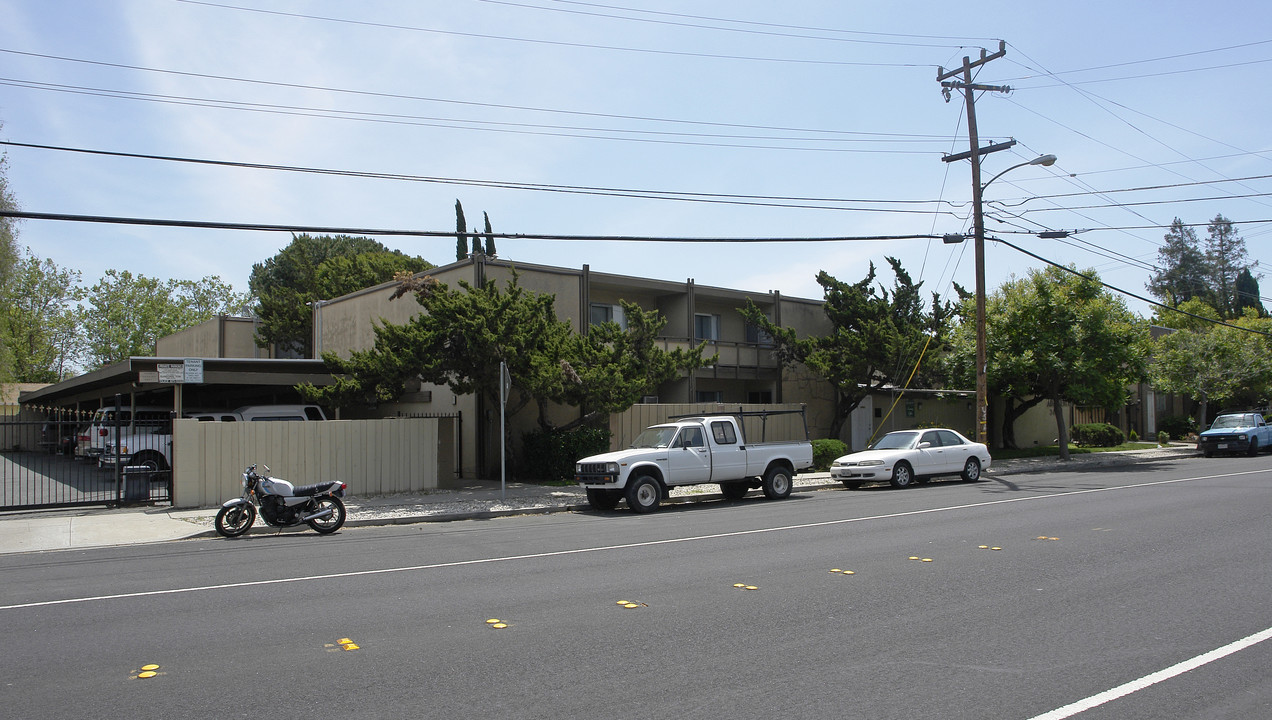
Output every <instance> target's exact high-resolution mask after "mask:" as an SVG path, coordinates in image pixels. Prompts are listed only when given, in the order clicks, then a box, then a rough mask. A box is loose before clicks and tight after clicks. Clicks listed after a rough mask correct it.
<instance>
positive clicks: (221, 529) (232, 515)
mask: <svg viewBox="0 0 1272 720" xmlns="http://www.w3.org/2000/svg"><path fill="white" fill-rule="evenodd" d="M254 522H256V508H255V507H253V506H251V505H231V506H230V507H223V508H221V511H220V512H218V513H217V514H216V523H215V524H216V531H217V532H218V533H219V534H220V535H221V536H222V537H227V538H232V537H238V536H239V535H242V534H243V533H245V532H247V531H248V528H250V527H252V523H254Z"/></svg>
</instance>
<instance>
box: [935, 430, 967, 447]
mask: <svg viewBox="0 0 1272 720" xmlns="http://www.w3.org/2000/svg"><path fill="white" fill-rule="evenodd" d="M936 432H937V433H938V434H940V436H941V444H942V445H944V446H945V447H953V446H955V445H962V444H963V441H962V440H960V439H959V437H958V436H957V435H955V434H954V433H952V432H950V431H949V430H937V431H936Z"/></svg>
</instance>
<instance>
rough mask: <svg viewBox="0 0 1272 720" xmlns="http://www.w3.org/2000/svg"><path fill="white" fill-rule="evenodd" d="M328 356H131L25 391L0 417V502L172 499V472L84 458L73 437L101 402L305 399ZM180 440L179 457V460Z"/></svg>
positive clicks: (202, 404)
mask: <svg viewBox="0 0 1272 720" xmlns="http://www.w3.org/2000/svg"><path fill="white" fill-rule="evenodd" d="M331 382H332V378H331V374H330V373H329V372H328V371H327V368H326V366H325V365H324V364H323V362H322V361H321V360H309V359H276V358H180V357H130V358H128V360H126V361H124V362H121V363H117V364H115V365H111V366H109V367H104V368H101V369H99V370H95V371H93V372H90V373H86V374H84V375H80V376H78V377H75V378H71V379H69V380H65V381H63V382H60V383H57V384H54V385H50V386H48V387H44V388H41V389H39V390H35V391H31V392H25V393H22V394H21V395H20V396H19V398H18V402H19V404H20V406H21V411H20V412H19V414H18V415H16V416H11V417H7V418H5V419H4V420H3V421H0V450H2V451H3V453H2V455H3V458H2V460H3V462H0V510H15V509H30V508H42V507H72V506H78V505H102V504H119V503H124V502H160V501H167V500H170V499H171V473H170V472H169V473H162V474H157V475H155V476H153V477H147V478H146V482H145V486H144V487H143V488H140V489H139V487H138V486H137V483H132V484H130V483H128V482H126V480H127V479H128V478H126V477H125V476H124V473H123V472H122V468H119V467H113V468H99V467H97V466H96V463H94V462H88V461H86V460H82V459H80V460H77V459H76V458H75V457H74V454H73V452H71V451H72V450H73V445H72V446H70V447H68V446H67V444H66V443H64V442H63V440H64V438H66V437H68V436H74V434H75V432H76V429H77V428H79V427H81V426H83V425H84V424H85V423H86V422H87V421H88V419H89V417H91V415H92V413H93V411H95V410H97V409H98V408H102V407H112V406H115V405H116V404H118V405H119V406H120V407H121V408H130V407H137V406H145V405H148V406H156V407H165V408H171V412H172V417H180V416H181V415H182V414H183V413H185V412H192V411H196V410H212V409H233V408H235V407H239V406H241V405H268V404H280V403H297V402H301V399H300V396H299V394H298V393H297V392H296V389H295V387H296V385H299V384H303V383H309V384H313V385H327V384H329V383H331ZM178 455H179V453H178V452H177V449H176V448H175V447H174V448H173V451H172V460H173V464H174V465H175V464H176V463H177V462H178Z"/></svg>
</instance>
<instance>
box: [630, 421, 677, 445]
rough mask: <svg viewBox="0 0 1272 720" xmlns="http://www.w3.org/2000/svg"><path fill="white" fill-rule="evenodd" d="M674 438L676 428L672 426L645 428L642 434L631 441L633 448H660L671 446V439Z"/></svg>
mask: <svg viewBox="0 0 1272 720" xmlns="http://www.w3.org/2000/svg"><path fill="white" fill-rule="evenodd" d="M675 436H676V428H675V427H674V426H666V427H664V426H659V427H651V428H646V429H645V431H644V432H642V433H641V434H640V435H637V436H636V439H635V440H633V441H632V447H634V448H661V447H668V446H669V445H671V439H672V438H673V437H675Z"/></svg>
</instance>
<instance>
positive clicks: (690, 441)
mask: <svg viewBox="0 0 1272 720" xmlns="http://www.w3.org/2000/svg"><path fill="white" fill-rule="evenodd" d="M680 446H681V447H706V446H707V442H706V439H705V438H703V437H702V428H696V427H690V428H685V429H684V430H681V431H680Z"/></svg>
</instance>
